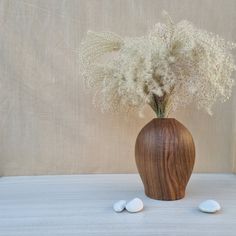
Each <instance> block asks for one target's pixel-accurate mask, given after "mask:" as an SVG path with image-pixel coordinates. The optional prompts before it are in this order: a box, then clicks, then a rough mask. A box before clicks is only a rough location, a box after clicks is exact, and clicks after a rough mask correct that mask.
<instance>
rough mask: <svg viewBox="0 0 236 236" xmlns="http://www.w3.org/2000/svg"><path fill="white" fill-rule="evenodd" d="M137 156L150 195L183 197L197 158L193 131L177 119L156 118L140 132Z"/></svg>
mask: <svg viewBox="0 0 236 236" xmlns="http://www.w3.org/2000/svg"><path fill="white" fill-rule="evenodd" d="M135 160H136V165H137V168H138V171H139V174H140V177H141V179H142V182H143V185H144V189H145V194H146V195H147V196H148V197H150V198H153V199H157V200H168V201H170V200H178V199H181V198H183V197H184V196H185V189H186V186H187V183H188V181H189V178H190V176H191V174H192V170H193V166H194V161H195V146H194V142H193V138H192V135H191V133H190V132H189V131H188V129H187V128H186V127H184V125H182V124H181V123H180V122H179V121H177V120H176V119H172V118H155V119H153V120H152V121H150V122H149V123H148V124H147V125H145V126H144V127H143V129H142V130H141V131H140V133H139V134H138V137H137V139H136V144H135Z"/></svg>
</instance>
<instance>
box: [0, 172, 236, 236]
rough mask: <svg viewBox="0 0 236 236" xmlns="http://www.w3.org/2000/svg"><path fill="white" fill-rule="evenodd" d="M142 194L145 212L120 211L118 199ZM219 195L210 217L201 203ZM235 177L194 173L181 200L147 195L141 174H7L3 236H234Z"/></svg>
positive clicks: (1, 192) (1, 183) (0, 196)
mask: <svg viewBox="0 0 236 236" xmlns="http://www.w3.org/2000/svg"><path fill="white" fill-rule="evenodd" d="M134 197H140V198H141V199H142V200H143V202H144V206H145V208H144V210H143V211H142V212H140V213H137V214H130V213H128V212H123V213H115V212H113V210H112V204H113V203H114V202H115V201H117V200H119V199H127V200H129V199H132V198H134ZM206 199H216V200H217V201H219V203H220V204H221V206H222V211H221V212H219V213H217V214H214V215H211V214H204V213H201V212H199V211H198V209H197V205H198V204H199V203H200V202H201V201H203V200H206ZM235 232H236V176H235V175H230V174H194V175H193V176H192V177H191V179H190V183H189V185H188V188H187V194H186V197H185V198H184V199H182V200H178V201H171V202H163V201H157V200H152V199H150V198H147V197H146V196H145V195H144V193H143V187H142V183H141V180H140V178H139V177H138V175H135V174H133V175H132V174H130V175H80V176H39V177H3V178H1V179H0V236H58V235H60V236H72V235H73V236H92V235H96V236H100V235H101V236H108V235H109V236H110V235H112V236H121V235H122V236H131V235H133V236H141V235H142V236H147V235H149V236H158V235H160V236H166V235H173V236H199V235H204V236H208V235H209V236H212V235H214V236H222V235H224V236H235Z"/></svg>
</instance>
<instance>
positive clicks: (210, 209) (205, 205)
mask: <svg viewBox="0 0 236 236" xmlns="http://www.w3.org/2000/svg"><path fill="white" fill-rule="evenodd" d="M198 208H199V210H200V211H202V212H206V213H215V212H217V211H219V210H220V209H221V206H220V204H219V203H218V202H217V201H215V200H206V201H204V202H202V203H201V204H200V205H199V206H198Z"/></svg>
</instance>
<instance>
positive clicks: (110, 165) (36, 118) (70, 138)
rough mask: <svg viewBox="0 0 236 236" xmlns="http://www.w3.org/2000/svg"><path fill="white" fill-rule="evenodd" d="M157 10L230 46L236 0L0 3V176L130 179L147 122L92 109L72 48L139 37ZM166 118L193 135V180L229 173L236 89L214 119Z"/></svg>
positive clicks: (185, 113)
mask: <svg viewBox="0 0 236 236" xmlns="http://www.w3.org/2000/svg"><path fill="white" fill-rule="evenodd" d="M163 9H165V10H167V11H168V12H169V14H170V15H171V16H172V17H173V19H174V20H175V21H179V20H181V19H183V18H184V19H188V20H190V21H192V22H194V23H195V25H197V26H198V27H200V28H204V29H207V30H209V31H212V32H216V33H218V34H220V35H221V36H223V37H225V38H226V39H227V40H235V39H236V27H235V22H236V1H235V0H67V1H62V0H54V1H53V0H40V1H36V0H31V1H30V0H24V1H23V0H15V1H9V0H1V1H0V86H1V87H0V175H33V174H35V175H38V174H72V173H73V174H74V173H100V172H103V173H121V172H122V173H126V172H136V167H135V162H134V154H133V149H134V142H135V138H136V136H137V134H138V132H139V130H140V129H141V128H142V126H144V125H145V123H147V122H148V121H149V120H150V119H152V117H153V116H154V114H153V113H152V111H151V110H149V108H147V110H146V112H145V113H146V117H145V118H144V119H140V118H139V117H138V115H137V114H136V113H132V114H130V115H129V116H128V117H127V116H126V115H124V114H102V113H100V111H99V110H98V109H95V108H94V107H93V105H92V96H91V94H89V93H87V92H86V91H85V89H84V86H83V81H82V79H81V78H80V76H79V65H78V57H79V56H78V55H79V51H78V47H79V43H80V41H81V39H82V37H84V35H85V33H86V31H87V30H88V29H91V30H95V31H96V30H97V31H100V30H111V31H115V32H116V33H118V34H120V35H122V36H124V35H127V36H135V35H138V36H139V35H142V34H144V33H145V32H146V31H147V30H148V28H150V27H152V26H153V24H155V23H156V22H158V21H160V20H161V14H160V13H161V11H162V10H163ZM171 116H172V117H177V119H179V120H180V121H181V122H182V123H184V124H185V126H187V127H188V128H189V130H190V131H191V132H192V135H193V137H194V139H195V143H196V148H197V158H196V165H195V171H198V172H231V171H233V170H234V171H235V169H236V168H235V165H234V159H236V158H235V154H236V151H235V147H236V88H235V87H234V96H233V98H232V99H231V100H230V101H229V102H227V103H225V104H223V105H222V104H216V106H215V109H214V116H213V117H210V116H208V115H207V114H205V113H204V112H203V111H197V110H195V109H194V108H190V107H189V108H187V109H185V110H181V111H179V112H178V113H175V114H171Z"/></svg>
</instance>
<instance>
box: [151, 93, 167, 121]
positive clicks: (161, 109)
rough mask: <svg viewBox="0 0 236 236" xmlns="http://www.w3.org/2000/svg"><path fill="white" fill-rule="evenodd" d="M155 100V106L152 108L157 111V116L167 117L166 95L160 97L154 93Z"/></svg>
mask: <svg viewBox="0 0 236 236" xmlns="http://www.w3.org/2000/svg"><path fill="white" fill-rule="evenodd" d="M153 100H154V104H155V106H154V107H152V109H153V110H154V112H155V113H156V116H157V117H158V118H165V116H166V114H165V99H164V96H163V97H158V96H156V95H155V94H153Z"/></svg>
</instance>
